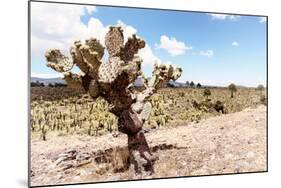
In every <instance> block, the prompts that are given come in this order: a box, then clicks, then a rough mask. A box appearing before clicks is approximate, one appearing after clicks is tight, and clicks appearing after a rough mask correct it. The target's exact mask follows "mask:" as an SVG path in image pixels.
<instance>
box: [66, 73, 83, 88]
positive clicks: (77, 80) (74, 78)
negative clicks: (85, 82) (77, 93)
mask: <svg viewBox="0 0 281 188" xmlns="http://www.w3.org/2000/svg"><path fill="white" fill-rule="evenodd" d="M63 80H64V81H65V82H66V83H67V86H68V87H70V88H77V89H82V79H81V75H78V74H74V73H72V72H66V73H64V77H63Z"/></svg>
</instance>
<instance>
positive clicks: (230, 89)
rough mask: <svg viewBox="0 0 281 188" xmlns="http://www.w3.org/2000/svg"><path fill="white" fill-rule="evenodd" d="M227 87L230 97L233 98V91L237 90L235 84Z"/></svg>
mask: <svg viewBox="0 0 281 188" xmlns="http://www.w3.org/2000/svg"><path fill="white" fill-rule="evenodd" d="M228 89H229V91H230V93H231V95H230V97H231V98H233V97H234V95H233V93H234V92H236V91H237V88H236V85H235V84H233V83H232V84H230V85H229V86H228Z"/></svg>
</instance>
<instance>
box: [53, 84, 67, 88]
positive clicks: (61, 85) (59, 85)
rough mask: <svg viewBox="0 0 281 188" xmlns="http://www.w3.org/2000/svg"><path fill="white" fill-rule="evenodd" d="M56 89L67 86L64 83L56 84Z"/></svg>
mask: <svg viewBox="0 0 281 188" xmlns="http://www.w3.org/2000/svg"><path fill="white" fill-rule="evenodd" d="M54 87H66V84H63V83H55V85H54Z"/></svg>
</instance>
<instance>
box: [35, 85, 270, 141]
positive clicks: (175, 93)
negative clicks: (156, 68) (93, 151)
mask: <svg viewBox="0 0 281 188" xmlns="http://www.w3.org/2000/svg"><path fill="white" fill-rule="evenodd" d="M208 90H210V92H209V91H206V89H204V88H163V89H160V90H159V91H158V93H157V94H155V95H153V96H152V98H151V104H152V106H153V111H152V114H151V117H150V118H149V121H147V122H146V123H145V125H144V127H145V128H146V129H147V130H150V129H159V128H162V127H175V126H179V125H186V124H187V123H189V122H195V123H198V122H200V121H201V120H202V119H206V118H208V117H211V116H218V115H222V114H229V113H233V112H239V111H242V110H244V109H246V108H255V107H257V106H259V105H261V104H263V105H265V104H266V97H265V90H259V89H256V88H237V91H236V92H234V96H233V97H231V92H230V91H229V89H228V88H210V89H208ZM107 108H108V104H107V102H106V101H105V100H103V99H102V98H98V99H97V100H95V101H94V100H93V99H91V97H90V96H89V95H88V94H86V93H84V92H82V91H81V92H77V90H72V89H70V88H65V87H58V88H50V87H35V88H32V89H31V122H30V125H31V126H30V128H31V132H32V139H40V140H48V139H52V137H54V136H68V135H90V136H101V135H104V134H107V133H111V134H113V135H115V134H118V130H117V119H116V117H115V116H114V115H113V114H111V113H110V112H108V109H107Z"/></svg>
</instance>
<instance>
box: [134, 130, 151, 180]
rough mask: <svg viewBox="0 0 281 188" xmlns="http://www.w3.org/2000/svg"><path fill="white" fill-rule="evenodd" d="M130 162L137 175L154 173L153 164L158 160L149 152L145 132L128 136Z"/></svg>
mask: <svg viewBox="0 0 281 188" xmlns="http://www.w3.org/2000/svg"><path fill="white" fill-rule="evenodd" d="M128 147H129V153H130V162H131V165H133V167H134V170H135V173H136V175H138V176H140V177H141V176H142V175H146V174H147V175H151V174H153V173H154V168H153V164H154V162H155V160H156V158H154V157H153V156H152V154H151V152H150V150H149V146H148V144H147V141H146V139H145V136H144V133H143V131H139V132H138V133H136V134H133V135H128Z"/></svg>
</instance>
